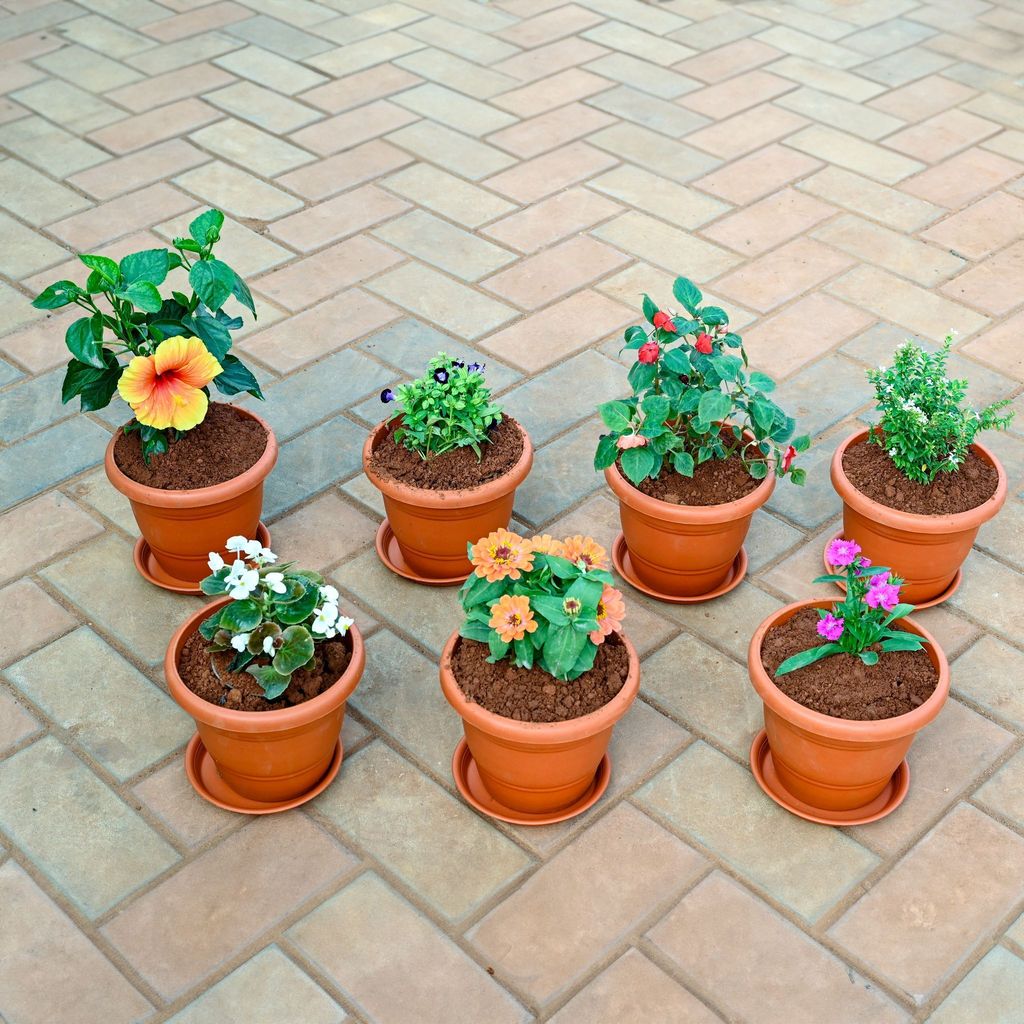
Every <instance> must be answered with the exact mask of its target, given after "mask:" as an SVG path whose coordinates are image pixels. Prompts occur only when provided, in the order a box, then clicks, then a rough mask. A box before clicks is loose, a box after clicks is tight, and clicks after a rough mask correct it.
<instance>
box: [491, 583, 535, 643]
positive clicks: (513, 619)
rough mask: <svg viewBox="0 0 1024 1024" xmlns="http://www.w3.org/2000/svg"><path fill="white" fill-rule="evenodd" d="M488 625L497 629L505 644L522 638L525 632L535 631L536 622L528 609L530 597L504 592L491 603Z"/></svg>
mask: <svg viewBox="0 0 1024 1024" xmlns="http://www.w3.org/2000/svg"><path fill="white" fill-rule="evenodd" d="M488 625H489V626H490V627H491V629H494V630H497V632H498V636H500V637H501V639H502V640H504V641H505V643H507V644H510V643H512V641H513V640H522V639H523V637H525V636H526V634H527V633H534V632H536V630H537V623H536V621H535V620H534V617H533V612H532V611H530V599H529V598H528V597H524V596H518V597H513V596H512V595H511V594H506V595H505V596H504V597H503V598H502V599H501V600H500V601H499V602H498V603H497V604H492V605H491V621H490V622H489V623H488Z"/></svg>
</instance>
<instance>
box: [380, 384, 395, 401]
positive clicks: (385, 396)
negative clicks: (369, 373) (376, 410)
mask: <svg viewBox="0 0 1024 1024" xmlns="http://www.w3.org/2000/svg"><path fill="white" fill-rule="evenodd" d="M380 400H381V401H382V402H384V404H385V405H386V404H387V403H388V402H393V401H394V400H395V393H394V391H392V390H391V388H385V389H384V390H383V391H382V392H381V393H380Z"/></svg>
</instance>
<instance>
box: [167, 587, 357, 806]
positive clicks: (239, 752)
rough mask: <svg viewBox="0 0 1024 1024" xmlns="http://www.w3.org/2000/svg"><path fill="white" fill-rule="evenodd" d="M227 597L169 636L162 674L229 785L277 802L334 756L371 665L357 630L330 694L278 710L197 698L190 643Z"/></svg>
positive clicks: (299, 790) (317, 775)
mask: <svg viewBox="0 0 1024 1024" xmlns="http://www.w3.org/2000/svg"><path fill="white" fill-rule="evenodd" d="M229 601H230V598H227V597H224V598H220V599H218V600H216V601H212V602H211V603H210V604H208V605H206V606H205V607H203V608H200V609H199V610H198V611H196V612H195V613H194V614H193V615H190V616H189V617H188V618H187V619H186V620H185V621H184V622H183V623H182V624H181V626H180V627H179V628H178V630H177V632H176V633H175V634H174V636H173V637H171V642H170V644H169V646H168V648H167V655H166V657H165V658H164V676H165V678H166V679H167V686H168V689H169V690H170V693H171V696H172V697H173V698H174V699H175V700H176V701H177V702H178V703H179V704H180V705H181V706H182V707H183V708H184V709H185V710H186V711H187V712H188V713H189V714H190V715H191V716H192V717H193V718H194V719H195V722H196V729H197V730H198V732H199V736H200V738H201V739H202V741H203V745H204V746H205V747H206V750H207V752H208V753H209V755H210V756H211V757H212V758H213V760H214V763H215V764H216V766H217V771H218V772H219V773H220V776H221V778H222V779H223V780H224V782H225V783H226V784H227V785H228V787H229V788H230V789H231V790H232V791H233V792H235V793H237V794H240V795H242V796H244V797H247V798H248V799H250V800H258V801H261V802H265V803H274V802H280V801H285V800H290V799H293V798H294V797H297V796H300V795H302V794H303V793H306V792H308V791H309V790H311V789H312V788H313V787H314V786H316V784H317V783H318V782H319V781H320V780H321V779H322V778H323V776H324V775H325V773H326V772H327V769H328V766H329V765H330V764H331V761H332V759H333V757H334V755H335V749H336V747H337V745H338V737H339V736H340V735H341V727H342V725H343V724H344V721H345V702H346V701H347V700H348V698H349V697H350V696H351V695H352V691H353V690H355V688H356V685H357V684H358V682H359V679H360V677H361V676H362V674H363V667H364V666H365V664H366V653H365V650H364V648H363V638H362V636H360V634H359V630H358V629H356V627H355V626H352V627H351V629H350V630H349V636H351V638H352V659H351V660H350V661H349V664H348V668H347V669H345V673H344V675H342V677H341V678H340V679H339V680H338V681H337V682H336V683H335V684H334V685H333V686H331V687H330V688H329V689H327V690H324V692H323V693H321V694H319V695H318V696H316V697H314V698H313V699H312V700H307V701H305V703H303V704H296V705H295V706H294V707H290V708H282V709H281V710H279V711H235V710H233V709H231V708H222V707H219V706H218V705H216V704H211V703H210V702H209V701H206V700H203V699H202V697H199V696H197V695H196V694H194V693H193V692H192V691H191V690H190V689H189V688H188V687H187V686H186V685H185V683H184V682H183V681H182V678H181V676H180V675H179V673H178V661H179V660H180V658H181V651H182V648H183V647H184V646H185V641H186V640H187V639H188V638H189V637H190V636H191V635H192V634H193V633H194V632H196V630H197V629H198V628H199V625H200V623H201V622H202V621H203V620H204V619H206V618H208V617H209V616H210V615H211V614H212V613H213V612H215V611H217V610H218V609H219V608H223V607H224V605H226V604H228V602H229Z"/></svg>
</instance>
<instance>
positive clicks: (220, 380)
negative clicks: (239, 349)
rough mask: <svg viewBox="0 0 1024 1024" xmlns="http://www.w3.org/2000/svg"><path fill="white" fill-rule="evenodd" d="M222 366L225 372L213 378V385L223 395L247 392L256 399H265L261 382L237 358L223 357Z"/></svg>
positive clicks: (231, 356)
mask: <svg viewBox="0 0 1024 1024" xmlns="http://www.w3.org/2000/svg"><path fill="white" fill-rule="evenodd" d="M220 365H221V366H222V367H223V370H222V371H221V372H220V373H219V374H217V376H216V377H214V378H213V383H214V384H216V385H217V390H218V391H219V392H220V393H221V394H222V395H237V394H238V393H239V392H241V391H247V392H248V393H249V394H250V395H252V396H253V397H254V398H262V397H263V391H262V389H261V388H260V382H259V381H258V380H257V379H256V377H255V375H254V374H253V372H252V371H251V370H250V369H249V368H248V367H247V366H246V365H245V363H243V362H242V360H241V359H239V358H238V357H237V356H233V355H230V354H229V355H225V356H223V357H222V358H221V359H220Z"/></svg>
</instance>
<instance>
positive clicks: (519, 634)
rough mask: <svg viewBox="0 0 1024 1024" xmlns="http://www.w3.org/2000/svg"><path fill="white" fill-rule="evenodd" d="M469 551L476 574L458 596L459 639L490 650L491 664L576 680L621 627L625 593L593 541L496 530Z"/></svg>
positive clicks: (602, 552)
mask: <svg viewBox="0 0 1024 1024" xmlns="http://www.w3.org/2000/svg"><path fill="white" fill-rule="evenodd" d="M468 550H469V559H470V561H471V562H472V563H473V572H472V574H471V575H470V577H469V579H467V580H466V582H465V583H464V584H463V585H462V589H461V591H460V592H459V596H460V599H461V601H462V607H463V610H464V611H465V613H466V618H465V620H464V621H463V623H462V627H461V628H460V630H459V635H460V636H463V637H465V638H466V639H467V640H478V641H479V642H480V643H485V644H487V645H488V647H489V648H490V652H491V653H490V656H489V657H488V659H487V660H488V661H490V662H498V661H501V660H502V659H508V660H509V661H511V662H512V663H513V664H514V665H517V666H519V667H520V668H526V669H529V668H532V667H533V666H534V664H536V665H538V666H539V667H540V668H542V669H543V670H544V671H545V672H547V673H548V674H549V675H552V676H554V677H555V678H556V679H567V680H568V679H576V678H577V677H578V676H581V675H582V674H583V673H584V672H586V671H587V670H588V669H590V668H592V667H593V664H594V658H595V657H596V656H597V649H598V647H599V646H600V645H601V644H603V643H604V641H605V638H606V637H608V636H609V635H610V634H611V633H613V632H616V631H617V630H619V629H621V628H622V619H623V617H624V616H625V614H626V608H625V604H624V603H623V600H622V594H621V593H619V591H618V590H616V589H615V588H614V587H613V586H612V582H613V580H612V575H611V573H609V572H608V558H607V554H606V552H605V550H604V548H603V547H601V545H600V544H597V543H595V541H594V540H593V538H591V537H583V536H579V535H577V536H575V537H567V538H566V539H565V540H564V541H559V540H555V539H554V538H552V537H550V536H548V535H547V534H545V535H544V536H538V537H533V538H532V539H530V540H526V539H525V538H523V537H520V536H518V535H517V534H515V533H512V532H511V531H509V530H497V531H496V532H494V533H492V534H490V535H488V536H487V537H484V538H483V539H482V540H480V541H477V543H476V544H469V546H468Z"/></svg>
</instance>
